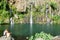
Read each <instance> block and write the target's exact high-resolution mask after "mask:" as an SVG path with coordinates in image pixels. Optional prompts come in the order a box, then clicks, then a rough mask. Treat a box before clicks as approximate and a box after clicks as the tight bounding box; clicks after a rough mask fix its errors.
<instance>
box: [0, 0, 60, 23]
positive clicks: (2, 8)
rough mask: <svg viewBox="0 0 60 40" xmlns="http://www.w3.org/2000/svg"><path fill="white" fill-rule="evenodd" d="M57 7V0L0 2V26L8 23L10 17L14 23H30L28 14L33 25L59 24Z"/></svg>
mask: <svg viewBox="0 0 60 40" xmlns="http://www.w3.org/2000/svg"><path fill="white" fill-rule="evenodd" d="M24 2H25V3H24ZM19 5H20V6H19ZM59 5H60V4H59V0H42V1H40V0H39V1H36V0H34V1H31V2H30V1H26V0H24V1H23V2H21V0H20V1H17V0H0V24H2V23H9V19H10V17H12V18H13V20H14V23H30V13H32V20H33V23H40V24H42V23H44V24H45V23H57V24H60V6H59ZM31 6H32V7H31Z"/></svg>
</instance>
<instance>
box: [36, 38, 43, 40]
mask: <svg viewBox="0 0 60 40" xmlns="http://www.w3.org/2000/svg"><path fill="white" fill-rule="evenodd" d="M35 40H43V38H36V39H35Z"/></svg>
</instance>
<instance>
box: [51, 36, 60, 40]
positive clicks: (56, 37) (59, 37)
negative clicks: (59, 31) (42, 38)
mask: <svg viewBox="0 0 60 40" xmlns="http://www.w3.org/2000/svg"><path fill="white" fill-rule="evenodd" d="M52 40H60V36H55V37H53V39H52Z"/></svg>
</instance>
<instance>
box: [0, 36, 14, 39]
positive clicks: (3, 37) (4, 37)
mask: <svg viewBox="0 0 60 40" xmlns="http://www.w3.org/2000/svg"><path fill="white" fill-rule="evenodd" d="M0 40H14V38H12V37H11V36H9V37H6V36H2V37H0Z"/></svg>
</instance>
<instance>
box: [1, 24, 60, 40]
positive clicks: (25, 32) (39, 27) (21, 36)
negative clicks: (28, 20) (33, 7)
mask: <svg viewBox="0 0 60 40" xmlns="http://www.w3.org/2000/svg"><path fill="white" fill-rule="evenodd" d="M5 29H9V30H10V32H11V35H12V36H13V37H14V38H15V40H27V39H26V37H29V36H31V33H30V30H31V29H30V24H14V27H10V25H0V36H2V35H3V31H4V30H5ZM41 31H44V32H46V33H50V34H51V35H53V36H55V35H60V25H59V24H49V25H47V24H32V35H34V34H35V33H40V32H41Z"/></svg>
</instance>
